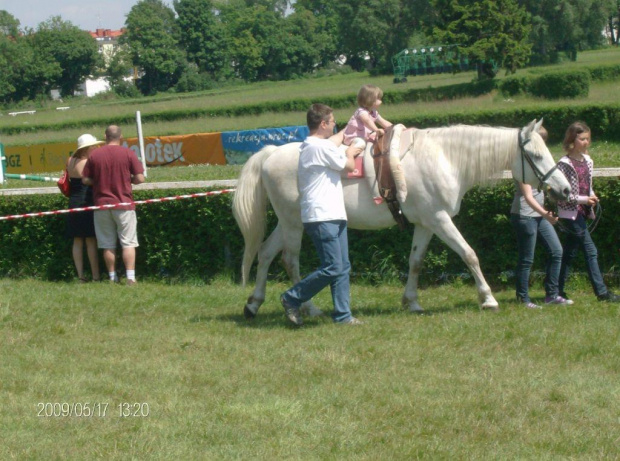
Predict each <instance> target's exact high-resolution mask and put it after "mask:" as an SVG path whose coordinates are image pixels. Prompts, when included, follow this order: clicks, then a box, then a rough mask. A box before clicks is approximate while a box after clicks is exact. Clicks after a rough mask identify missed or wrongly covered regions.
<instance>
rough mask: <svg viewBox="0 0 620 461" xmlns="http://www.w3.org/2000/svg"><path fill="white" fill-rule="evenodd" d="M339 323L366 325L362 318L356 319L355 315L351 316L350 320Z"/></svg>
mask: <svg viewBox="0 0 620 461" xmlns="http://www.w3.org/2000/svg"><path fill="white" fill-rule="evenodd" d="M339 325H364V322H362V321H361V320H360V319H356V318H355V317H349V319H348V320H345V321H344V322H340V323H339Z"/></svg>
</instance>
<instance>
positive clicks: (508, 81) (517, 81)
mask: <svg viewBox="0 0 620 461" xmlns="http://www.w3.org/2000/svg"><path fill="white" fill-rule="evenodd" d="M531 86H532V77H530V76H529V75H513V76H510V77H507V78H505V79H503V80H502V81H501V82H500V84H499V90H500V92H501V93H502V94H503V95H504V96H517V95H524V94H528V93H529V92H530V87H531Z"/></svg>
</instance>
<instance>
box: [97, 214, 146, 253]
mask: <svg viewBox="0 0 620 461" xmlns="http://www.w3.org/2000/svg"><path fill="white" fill-rule="evenodd" d="M95 234H97V246H98V247H99V248H102V249H106V250H110V249H114V248H116V237H117V236H118V239H119V240H120V241H121V246H122V247H123V248H131V247H137V246H138V220H137V219H136V212H135V210H97V211H95Z"/></svg>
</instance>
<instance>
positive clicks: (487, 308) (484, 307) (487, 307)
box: [482, 304, 499, 312]
mask: <svg viewBox="0 0 620 461" xmlns="http://www.w3.org/2000/svg"><path fill="white" fill-rule="evenodd" d="M482 310H483V311H489V312H499V305H498V304H489V305H484V304H483V305H482Z"/></svg>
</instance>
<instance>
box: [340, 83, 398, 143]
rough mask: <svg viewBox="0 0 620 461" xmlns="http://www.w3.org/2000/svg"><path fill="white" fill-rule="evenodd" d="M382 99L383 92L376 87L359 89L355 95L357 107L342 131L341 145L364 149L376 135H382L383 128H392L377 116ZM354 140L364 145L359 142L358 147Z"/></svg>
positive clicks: (370, 86)
mask: <svg viewBox="0 0 620 461" xmlns="http://www.w3.org/2000/svg"><path fill="white" fill-rule="evenodd" d="M382 97H383V91H382V90H381V88H379V87H378V86H375V85H364V86H363V87H361V88H360V90H359V92H358V93H357V105H358V106H359V107H358V108H357V110H356V111H355V113H354V114H353V115H352V116H351V118H350V119H349V122H348V123H347V126H346V128H345V129H344V141H343V144H345V145H347V146H351V145H355V146H356V147H364V146H365V145H366V143H367V142H371V141H374V140H375V139H376V137H377V135H378V134H380V135H383V133H384V130H383V128H387V127H388V126H392V124H391V123H390V122H388V121H387V120H385V119H384V118H383V117H381V115H379V111H378V110H377V109H378V108H379V106H380V105H381V102H382V101H381V98H382ZM379 126H381V127H382V128H380V127H379ZM356 138H361V139H362V140H363V141H364V143H363V144H362V143H361V141H359V145H358V144H357V143H358V141H357V140H356ZM354 142H355V144H354Z"/></svg>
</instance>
